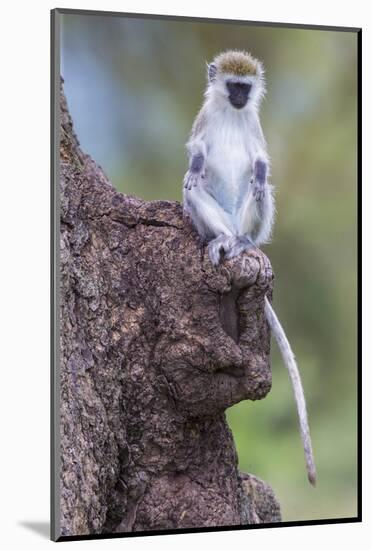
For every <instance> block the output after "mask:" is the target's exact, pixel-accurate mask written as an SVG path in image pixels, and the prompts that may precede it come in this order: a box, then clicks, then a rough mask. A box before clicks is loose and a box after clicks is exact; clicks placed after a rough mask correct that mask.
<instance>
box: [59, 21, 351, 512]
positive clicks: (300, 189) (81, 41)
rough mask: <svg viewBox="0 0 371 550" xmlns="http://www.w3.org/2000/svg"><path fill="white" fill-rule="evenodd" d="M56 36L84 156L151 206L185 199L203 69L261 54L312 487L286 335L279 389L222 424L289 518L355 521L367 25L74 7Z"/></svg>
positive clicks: (282, 281) (275, 250)
mask: <svg viewBox="0 0 371 550" xmlns="http://www.w3.org/2000/svg"><path fill="white" fill-rule="evenodd" d="M61 39H62V64H61V67H62V76H63V77H64V79H65V91H66V95H67V99H68V102H69V107H70V111H71V114H72V117H73V119H74V122H75V129H76V132H77V134H78V136H79V139H80V142H81V145H82V147H83V149H84V150H85V151H87V152H88V153H89V154H91V155H92V157H93V158H94V159H95V160H96V161H97V162H98V163H100V164H101V165H102V167H103V168H104V170H105V172H106V173H107V175H108V177H109V178H110V179H111V181H112V182H113V183H114V185H115V186H116V187H117V189H119V190H120V191H122V192H124V193H128V194H135V195H138V196H140V197H142V198H145V199H175V200H181V188H182V178H183V174H184V173H185V171H186V168H187V163H186V156H185V149H184V144H185V142H186V139H187V136H188V133H189V130H190V127H191V124H192V121H193V119H194V117H195V115H196V113H197V111H198V109H199V108H200V105H201V102H202V94H203V91H204V87H205V76H206V66H205V62H206V61H211V60H212V58H213V57H214V55H215V54H216V53H218V52H220V51H222V50H225V49H230V48H236V49H247V50H249V51H251V52H252V53H253V55H255V56H256V57H258V58H259V59H261V60H263V62H264V65H265V68H266V79H267V89H268V93H267V97H266V99H265V100H264V102H263V105H262V112H261V116H262V124H263V129H264V132H265V136H266V138H267V141H268V146H269V151H270V155H271V159H272V183H273V184H274V185H275V187H276V200H277V219H276V225H275V233H274V239H273V242H272V243H271V244H270V245H267V246H265V247H264V250H265V252H266V254H268V256H269V257H270V259H271V262H272V265H273V268H274V271H275V275H276V279H275V292H274V303H275V309H276V311H277V313H278V315H279V317H280V319H281V321H282V323H283V325H284V326H285V328H286V330H287V334H288V336H289V339H290V341H291V343H292V345H293V347H294V350H295V353H296V355H297V358H298V362H299V365H300V369H301V374H302V378H303V382H304V386H305V391H306V396H307V405H308V411H309V415H310V422H311V431H312V437H313V445H314V451H315V456H316V462H317V469H318V486H317V488H316V489H312V488H311V487H310V486H309V484H308V482H307V480H306V475H305V468H304V459H303V454H302V448H301V442H300V437H299V432H298V426H297V416H296V411H295V405H294V399H293V396H292V392H291V387H290V384H289V380H288V375H287V372H286V371H285V369H284V366H283V364H282V361H281V359H280V357H279V354H278V352H277V349H276V346H275V344H273V345H272V348H273V349H272V370H273V388H272V391H271V393H270V394H269V396H268V397H267V398H266V399H264V400H263V401H261V402H243V403H240V404H238V405H236V406H234V407H232V408H231V409H230V410H229V411H228V412H227V417H228V421H229V424H230V426H231V429H232V431H233V434H234V437H235V440H236V444H237V449H238V454H239V461H240V468H241V469H242V470H245V471H248V472H252V473H255V474H256V475H258V476H259V477H262V478H263V479H265V480H266V481H268V482H269V483H270V484H271V485H272V486H273V488H274V490H275V492H276V494H277V496H278V498H279V500H280V502H281V505H282V512H283V519H284V520H286V521H290V520H306V519H319V518H321V519H322V518H337V517H351V516H354V515H356V513H357V509H356V498H357V494H356V476H357V469H356V459H357V457H356V451H357V445H356V428H357V426H356V421H357V418H356V399H357V376H356V245H357V243H356V215H357V212H356V199H357V182H356V148H357V133H356V128H357V127H356V123H357V121H356V110H357V82H356V70H357V36H356V34H355V33H351V32H335V31H322V30H303V29H300V30H299V29H288V28H273V27H269V26H261V27H259V26H251V25H250V26H249V25H242V24H225V23H211V22H202V23H198V22H192V21H166V20H163V19H158V20H146V19H135V18H134V19H128V18H112V17H108V16H92V15H85V16H75V15H64V16H63V24H62V34H61Z"/></svg>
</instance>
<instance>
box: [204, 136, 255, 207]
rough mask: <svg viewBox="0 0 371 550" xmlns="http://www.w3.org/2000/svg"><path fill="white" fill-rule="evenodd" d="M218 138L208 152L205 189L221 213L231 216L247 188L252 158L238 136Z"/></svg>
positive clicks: (211, 144)
mask: <svg viewBox="0 0 371 550" xmlns="http://www.w3.org/2000/svg"><path fill="white" fill-rule="evenodd" d="M219 137H220V139H217V140H214V141H213V142H212V143H210V146H209V150H208V155H207V164H206V175H207V177H206V181H207V187H208V191H209V193H210V194H211V195H212V196H213V197H214V198H215V200H216V201H217V202H218V203H219V204H220V205H221V206H222V207H223V208H224V210H226V211H227V212H229V213H230V214H234V213H235V212H236V211H237V210H238V207H239V205H240V204H241V201H242V199H243V197H244V196H245V195H246V193H247V192H248V189H249V186H250V179H251V176H252V165H253V163H252V155H251V153H250V152H249V150H248V148H247V147H246V144H245V143H244V142H243V141H242V140H241V139H240V138H239V136H233V134H232V135H229V136H228V135H227V136H224V139H223V135H221V136H219Z"/></svg>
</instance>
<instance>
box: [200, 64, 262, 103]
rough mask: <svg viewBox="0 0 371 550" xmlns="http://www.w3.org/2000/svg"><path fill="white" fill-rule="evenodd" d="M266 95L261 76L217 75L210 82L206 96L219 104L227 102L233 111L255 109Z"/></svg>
mask: <svg viewBox="0 0 371 550" xmlns="http://www.w3.org/2000/svg"><path fill="white" fill-rule="evenodd" d="M263 94H264V80H263V78H262V77H261V76H260V75H249V76H237V75H234V74H232V73H229V74H220V73H218V72H217V73H216V74H215V75H214V77H213V78H212V79H210V80H209V86H208V89H207V92H206V95H207V96H208V97H209V98H210V99H212V100H213V101H215V102H216V104H219V105H220V107H223V106H224V105H225V102H227V104H228V105H229V106H230V107H231V108H232V109H233V110H235V109H237V110H240V111H243V110H245V109H249V108H251V109H254V108H256V107H257V105H258V104H259V101H260V99H261V97H262V95H263Z"/></svg>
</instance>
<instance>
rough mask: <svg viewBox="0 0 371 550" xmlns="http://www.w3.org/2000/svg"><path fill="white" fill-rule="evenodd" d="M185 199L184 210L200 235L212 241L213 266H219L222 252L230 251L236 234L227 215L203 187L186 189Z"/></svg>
mask: <svg viewBox="0 0 371 550" xmlns="http://www.w3.org/2000/svg"><path fill="white" fill-rule="evenodd" d="M183 198H184V209H185V211H186V212H187V213H188V214H189V216H190V217H191V220H192V222H193V224H194V225H195V227H196V229H197V231H198V233H199V235H200V236H201V237H202V238H203V239H204V240H206V241H207V240H209V239H212V240H211V241H210V243H209V245H208V252H209V256H210V260H211V262H212V263H213V265H217V264H218V263H219V261H220V255H221V252H222V250H224V251H227V250H229V248H230V246H231V243H232V238H233V235H234V234H235V229H234V227H233V225H232V223H231V221H230V220H229V217H228V215H227V213H226V212H225V210H224V209H223V208H222V207H221V206H220V205H219V204H218V203H217V201H216V200H215V199H214V198H213V197H212V196H211V195H210V194H209V193H208V192H207V191H206V190H205V189H204V188H203V187H202V186H197V187H192V188H191V189H186V188H184V190H183Z"/></svg>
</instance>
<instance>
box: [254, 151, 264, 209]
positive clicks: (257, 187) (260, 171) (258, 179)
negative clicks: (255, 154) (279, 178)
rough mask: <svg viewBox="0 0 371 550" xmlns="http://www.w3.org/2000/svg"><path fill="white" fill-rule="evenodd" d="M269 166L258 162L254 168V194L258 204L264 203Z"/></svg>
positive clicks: (260, 161)
mask: <svg viewBox="0 0 371 550" xmlns="http://www.w3.org/2000/svg"><path fill="white" fill-rule="evenodd" d="M266 181H267V165H266V163H265V162H264V161H262V160H257V161H256V163H255V166H254V176H253V178H252V194H253V197H254V198H255V200H256V201H257V202H258V203H261V202H263V200H264V197H265V191H266V185H265V184H266Z"/></svg>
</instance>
